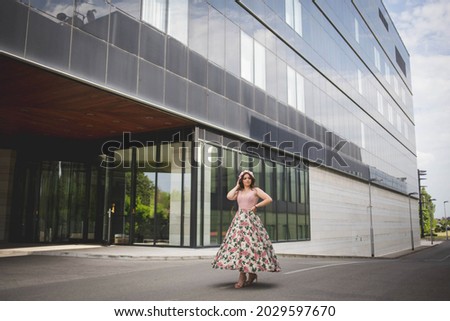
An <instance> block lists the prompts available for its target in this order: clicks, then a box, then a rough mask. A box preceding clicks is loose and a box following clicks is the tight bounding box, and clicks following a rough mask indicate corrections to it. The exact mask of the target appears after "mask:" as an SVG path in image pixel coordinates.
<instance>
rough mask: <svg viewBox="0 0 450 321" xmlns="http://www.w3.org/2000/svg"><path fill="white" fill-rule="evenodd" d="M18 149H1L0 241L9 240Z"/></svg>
mask: <svg viewBox="0 0 450 321" xmlns="http://www.w3.org/2000/svg"><path fill="white" fill-rule="evenodd" d="M15 164H16V151H14V150H9V149H0V242H7V241H8V236H9V233H8V232H9V222H10V216H11V203H12V195H13V187H14V184H13V180H14V167H15Z"/></svg>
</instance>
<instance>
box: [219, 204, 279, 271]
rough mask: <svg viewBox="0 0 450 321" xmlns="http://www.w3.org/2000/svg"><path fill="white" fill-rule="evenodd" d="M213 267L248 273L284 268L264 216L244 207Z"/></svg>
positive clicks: (233, 222) (232, 223) (228, 233)
mask: <svg viewBox="0 0 450 321" xmlns="http://www.w3.org/2000/svg"><path fill="white" fill-rule="evenodd" d="M212 266H213V268H215V269H228V270H238V271H239V272H245V273H256V272H279V271H280V270H281V269H280V265H279V263H278V259H277V256H276V255H275V252H274V250H273V246H272V242H270V239H269V235H268V234H267V231H266V229H265V228H264V225H263V223H262V222H261V219H260V218H259V216H258V215H256V214H255V213H253V212H252V211H249V212H247V211H243V210H240V211H238V212H237V213H236V215H235V216H234V218H233V221H232V222H231V225H230V227H229V229H228V232H227V234H226V235H225V239H224V241H223V243H222V245H221V246H220V248H219V250H218V251H217V254H216V257H215V258H214V261H213V263H212Z"/></svg>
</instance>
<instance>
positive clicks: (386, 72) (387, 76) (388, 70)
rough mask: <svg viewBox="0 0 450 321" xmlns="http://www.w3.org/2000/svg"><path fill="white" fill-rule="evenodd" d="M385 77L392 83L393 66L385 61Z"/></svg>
mask: <svg viewBox="0 0 450 321" xmlns="http://www.w3.org/2000/svg"><path fill="white" fill-rule="evenodd" d="M384 78H386V81H387V82H388V83H389V84H390V83H391V68H390V67H389V65H388V64H387V62H385V63H384Z"/></svg>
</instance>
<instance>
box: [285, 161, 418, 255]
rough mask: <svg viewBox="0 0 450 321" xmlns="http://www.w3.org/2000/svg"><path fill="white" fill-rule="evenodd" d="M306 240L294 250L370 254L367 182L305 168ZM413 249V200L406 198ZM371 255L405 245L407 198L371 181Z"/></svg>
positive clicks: (415, 218)
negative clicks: (307, 197)
mask: <svg viewBox="0 0 450 321" xmlns="http://www.w3.org/2000/svg"><path fill="white" fill-rule="evenodd" d="M309 175H310V203H311V241H308V242H298V243H297V242H296V243H295V244H292V247H293V248H294V247H295V248H296V251H295V252H296V253H302V254H311V255H333V256H367V257H368V256H371V248H370V214H369V212H370V211H369V186H368V183H367V182H362V181H359V180H355V179H351V178H348V177H345V176H343V175H339V174H336V173H334V172H332V171H328V170H325V169H321V168H313V167H311V168H310V172H309ZM411 209H412V226H413V234H414V243H415V245H414V247H417V246H418V245H419V244H420V227H419V215H418V205H417V201H416V200H414V199H412V200H411ZM372 216H373V226H374V241H375V242H374V244H375V256H382V255H386V254H389V253H393V252H398V251H402V250H407V249H411V247H412V245H411V233H410V231H411V228H410V226H411V225H410V211H409V199H408V197H407V196H404V195H400V194H397V193H393V192H390V191H388V190H384V189H381V188H378V187H376V186H374V185H372Z"/></svg>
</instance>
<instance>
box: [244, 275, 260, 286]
mask: <svg viewBox="0 0 450 321" xmlns="http://www.w3.org/2000/svg"><path fill="white" fill-rule="evenodd" d="M257 281H258V275H257V274H256V273H249V274H248V279H247V281H246V282H245V286H250V285H252V284H253V283H256V282H257Z"/></svg>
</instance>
